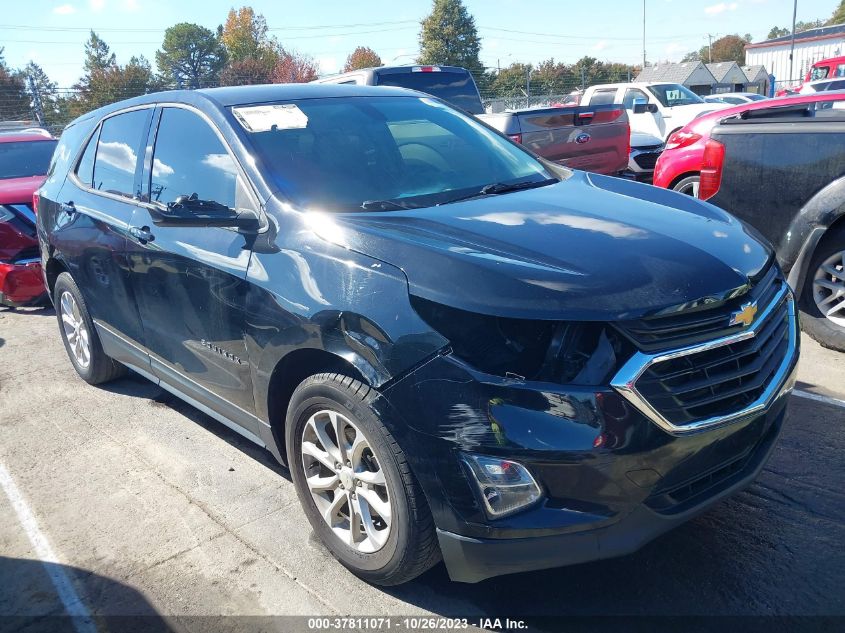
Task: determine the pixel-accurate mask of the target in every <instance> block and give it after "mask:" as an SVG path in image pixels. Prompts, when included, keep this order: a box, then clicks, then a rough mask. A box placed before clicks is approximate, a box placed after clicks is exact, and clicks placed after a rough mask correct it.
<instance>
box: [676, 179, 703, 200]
mask: <svg viewBox="0 0 845 633" xmlns="http://www.w3.org/2000/svg"><path fill="white" fill-rule="evenodd" d="M698 187H699V181H698V180H693V181H691V182H688V183H687V184H685V185H684V186H683V187H681V188H680V189H677V190H676V191H677V192H678V193H682V194H684V195H687V196H692V197H693V198H697V197H698Z"/></svg>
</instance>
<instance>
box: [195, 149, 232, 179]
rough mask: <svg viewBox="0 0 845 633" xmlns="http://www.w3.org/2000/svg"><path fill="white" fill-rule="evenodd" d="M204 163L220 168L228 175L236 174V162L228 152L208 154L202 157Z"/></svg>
mask: <svg viewBox="0 0 845 633" xmlns="http://www.w3.org/2000/svg"><path fill="white" fill-rule="evenodd" d="M202 162H203V164H204V165H208V166H209V167H213V168H214V169H219V170H220V171H222V172H223V173H224V174H225V175H226V176H231V177H233V178H234V176H235V163H234V161H233V160H232V157H231V156H229V155H228V154H206V155H205V157H204V158H203V159H202Z"/></svg>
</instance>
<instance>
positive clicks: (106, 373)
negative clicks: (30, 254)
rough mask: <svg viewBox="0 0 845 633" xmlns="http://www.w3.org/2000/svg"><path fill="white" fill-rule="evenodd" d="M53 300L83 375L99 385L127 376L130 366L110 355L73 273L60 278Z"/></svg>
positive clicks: (71, 354) (73, 358) (72, 357)
mask: <svg viewBox="0 0 845 633" xmlns="http://www.w3.org/2000/svg"><path fill="white" fill-rule="evenodd" d="M53 303H54V305H55V306H56V318H57V319H58V321H59V332H60V333H61V335H62V342H63V343H64V344H65V351H67V355H68V358H70V362H71V364H72V365H73V368H74V369H75V370H76V373H77V374H79V377H80V378H82V380H84V381H85V382H87V383H88V384H89V385H99V384H100V383H104V382H108V381H110V380H114V379H115V378H119V377H120V376H123V375H124V374H125V373H126V368H125V367H124V366H123V365H121V364H120V363H118V362H117V361H115V360H113V359H112V358H111V357H109V356H106V353H105V352H104V351H103V346H102V345H101V344H100V337H99V336H97V330H95V329H94V322H93V321H92V320H91V315H90V314H89V313H88V306H86V305H85V300H84V299H83V298H82V293H81V292H79V288H78V287H77V286H76V282H74V281H73V277H71V276H70V274H69V273H62V274H61V275H59V276H58V278H57V279H56V285H55V287H54V290H53Z"/></svg>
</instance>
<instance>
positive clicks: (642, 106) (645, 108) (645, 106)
mask: <svg viewBox="0 0 845 633" xmlns="http://www.w3.org/2000/svg"><path fill="white" fill-rule="evenodd" d="M646 112H648V113H649V114H657V106H656V105H655V104H653V103H646V102H645V101H637V102H635V103H634V114H645V113H646Z"/></svg>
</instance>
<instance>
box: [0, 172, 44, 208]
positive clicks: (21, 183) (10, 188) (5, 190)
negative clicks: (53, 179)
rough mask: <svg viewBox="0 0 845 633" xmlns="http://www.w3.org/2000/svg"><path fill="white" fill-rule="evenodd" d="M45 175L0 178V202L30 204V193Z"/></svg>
mask: <svg viewBox="0 0 845 633" xmlns="http://www.w3.org/2000/svg"><path fill="white" fill-rule="evenodd" d="M45 178H47V177H46V176H26V177H25V178H5V179H2V180H0V204H32V194H33V193H35V190H36V189H38V187H40V186H41V184H42V183H43V182H44V180H45Z"/></svg>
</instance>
